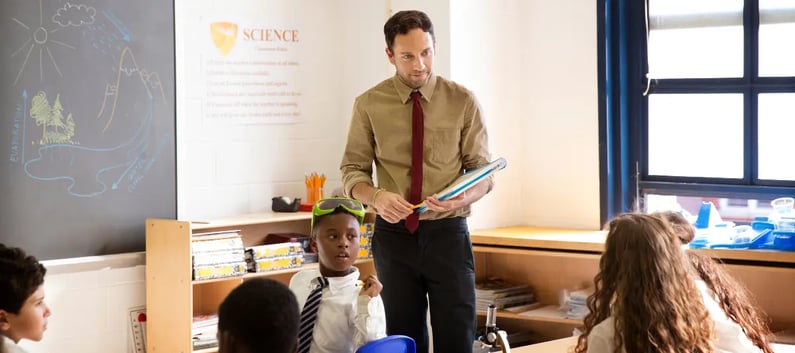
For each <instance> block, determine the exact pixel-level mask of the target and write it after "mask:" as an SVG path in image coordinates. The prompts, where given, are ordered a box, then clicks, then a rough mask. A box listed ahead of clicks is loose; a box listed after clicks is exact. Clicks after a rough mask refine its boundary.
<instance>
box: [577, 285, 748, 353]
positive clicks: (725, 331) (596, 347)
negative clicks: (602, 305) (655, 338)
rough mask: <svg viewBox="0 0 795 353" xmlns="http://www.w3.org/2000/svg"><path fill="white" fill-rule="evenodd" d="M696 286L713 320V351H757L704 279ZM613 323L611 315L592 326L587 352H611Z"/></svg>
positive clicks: (739, 352)
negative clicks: (727, 313)
mask: <svg viewBox="0 0 795 353" xmlns="http://www.w3.org/2000/svg"><path fill="white" fill-rule="evenodd" d="M696 287H698V289H699V290H700V291H701V298H702V300H703V301H704V306H706V307H707V311H709V315H710V317H712V320H714V321H715V336H716V337H715V341H714V342H713V344H714V345H715V353H729V352H731V353H745V352H749V353H758V352H761V350H760V349H759V347H757V346H756V345H754V343H753V342H752V341H751V340H750V339H748V336H746V335H745V333H744V332H743V329H742V327H740V325H739V324H737V323H736V322H734V321H733V320H732V319H731V318H729V317H728V316H726V313H725V312H724V311H723V309H722V308H721V307H720V304H718V302H717V301H715V297H714V295H713V294H712V291H710V290H709V288H707V284H706V283H704V281H701V280H697V281H696ZM613 336H615V323H614V320H613V317H612V316H611V317H608V318H607V319H605V320H604V321H602V322H600V323H599V324H597V325H596V326H594V328H593V330H591V334H590V335H588V353H613V352H614V351H615V344H614V342H613Z"/></svg>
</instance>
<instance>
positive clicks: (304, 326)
mask: <svg viewBox="0 0 795 353" xmlns="http://www.w3.org/2000/svg"><path fill="white" fill-rule="evenodd" d="M313 283H314V284H315V285H316V287H315V289H313V290H312V292H310V293H309V296H308V297H307V298H306V304H304V309H303V310H301V325H300V326H298V353H308V352H309V347H311V346H312V332H313V330H314V328H315V319H316V318H317V308H318V307H319V306H320V297H321V296H323V288H326V286H328V279H326V277H322V276H321V277H318V278H315V279H314V280H313Z"/></svg>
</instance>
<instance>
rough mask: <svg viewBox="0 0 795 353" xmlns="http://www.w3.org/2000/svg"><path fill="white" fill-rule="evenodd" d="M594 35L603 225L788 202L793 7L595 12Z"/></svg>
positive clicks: (637, 7)
mask: <svg viewBox="0 0 795 353" xmlns="http://www.w3.org/2000/svg"><path fill="white" fill-rule="evenodd" d="M599 24H600V26H599V33H598V35H599V38H600V42H599V52H600V55H599V57H600V62H599V68H600V72H599V74H600V80H599V82H600V92H601V93H602V94H600V114H599V115H600V142H601V143H600V146H602V150H601V151H600V158H601V165H602V170H601V175H602V218H603V221H605V220H607V219H609V218H611V217H612V216H614V215H615V214H617V213H620V212H626V211H630V210H648V209H649V208H663V207H668V208H672V207H681V208H683V209H685V210H687V211H689V212H691V213H692V212H697V211H698V206H699V205H700V203H701V202H705V201H711V202H713V203H714V204H715V205H716V207H717V208H718V209H719V210H721V209H723V210H725V212H726V213H727V217H728V218H731V219H733V220H735V221H737V222H748V221H751V220H753V218H754V217H758V216H764V215H765V214H766V213H767V212H769V211H770V200H772V199H775V198H777V197H782V196H792V195H795V142H793V141H795V46H794V45H792V39H791V38H795V0H720V1H716V0H647V1H645V3H644V1H633V0H601V1H600V2H599ZM725 218H726V217H725Z"/></svg>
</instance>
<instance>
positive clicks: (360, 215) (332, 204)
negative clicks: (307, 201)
mask: <svg viewBox="0 0 795 353" xmlns="http://www.w3.org/2000/svg"><path fill="white" fill-rule="evenodd" d="M340 207H342V209H343V210H345V212H348V213H350V214H351V215H353V216H354V217H356V219H358V220H359V224H362V223H364V214H365V211H364V205H362V203H361V202H359V201H358V200H354V199H349V198H344V197H332V198H328V199H322V200H318V201H317V202H315V205H314V206H313V207H312V229H315V219H316V218H317V217H321V216H325V215H327V214H329V213H332V212H334V210H336V209H337V208H340Z"/></svg>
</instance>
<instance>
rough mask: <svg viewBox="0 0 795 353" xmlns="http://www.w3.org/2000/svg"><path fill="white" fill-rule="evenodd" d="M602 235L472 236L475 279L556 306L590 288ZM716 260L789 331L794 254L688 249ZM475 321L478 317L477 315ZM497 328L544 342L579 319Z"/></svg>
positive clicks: (510, 316) (505, 318) (494, 232)
mask: <svg viewBox="0 0 795 353" xmlns="http://www.w3.org/2000/svg"><path fill="white" fill-rule="evenodd" d="M605 236H606V233H605V232H603V231H586V230H567V229H552V228H537V227H504V228H497V229H488V230H480V231H477V230H476V231H472V232H471V239H472V244H473V250H474V253H475V276H476V278H477V279H482V278H486V277H500V278H502V279H504V280H506V281H510V282H514V283H526V284H529V285H531V287H532V288H533V291H534V293H535V294H536V298H537V300H538V301H539V302H540V303H542V304H543V305H546V306H557V305H558V303H559V295H560V290H561V289H564V288H567V289H576V288H583V287H588V286H593V277H594V275H596V273H597V272H598V269H599V257H600V255H601V252H602V251H603V249H604V239H605ZM689 251H698V252H703V253H705V254H707V255H709V256H711V257H712V258H715V259H720V260H721V261H723V262H724V266H726V268H727V269H728V270H729V272H730V273H731V274H732V275H733V276H734V278H736V279H737V280H738V281H740V282H741V283H743V284H744V285H745V286H746V287H747V288H748V290H749V291H750V293H751V294H752V295H753V297H754V299H755V300H756V304H757V305H758V306H759V307H760V308H761V309H762V310H763V311H764V312H765V313H766V314H767V316H768V318H769V319H770V326H771V329H772V330H773V331H774V332H776V331H780V330H786V329H792V328H795V305H793V304H792V303H793V300H792V298H791V295H789V293H795V252H787V251H771V250H741V249H733V250H728V249H714V250H702V249H691V250H689ZM479 316H481V318H480V321H482V320H483V318H482V316H483V313H480V315H479ZM497 325H498V326H500V327H503V328H506V329H508V330H509V331H518V330H531V331H534V332H536V333H538V334H539V335H540V336H541V337H543V338H544V339H545V340H550V339H556V338H561V337H567V336H569V335H571V333H572V330H573V329H574V328H575V327H578V326H581V325H582V322H581V320H569V319H565V318H562V317H561V318H557V319H555V318H550V317H548V316H546V315H544V316H536V315H532V313H526V314H516V313H509V312H499V311H498V313H497Z"/></svg>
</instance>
